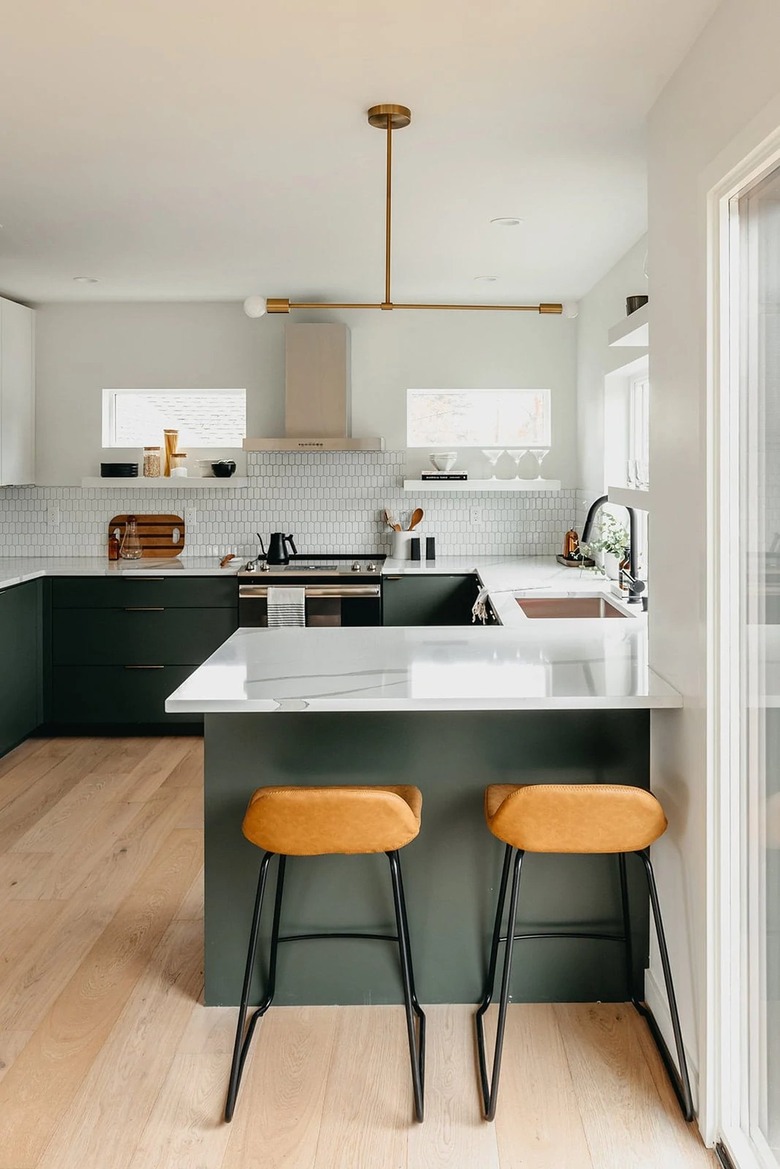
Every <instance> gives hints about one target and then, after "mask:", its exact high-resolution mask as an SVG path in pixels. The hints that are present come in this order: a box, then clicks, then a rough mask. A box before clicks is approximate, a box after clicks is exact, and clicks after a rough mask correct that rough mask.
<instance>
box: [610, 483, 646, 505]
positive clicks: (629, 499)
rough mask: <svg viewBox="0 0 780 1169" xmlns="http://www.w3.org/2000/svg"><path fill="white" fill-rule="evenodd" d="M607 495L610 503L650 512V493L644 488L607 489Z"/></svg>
mask: <svg viewBox="0 0 780 1169" xmlns="http://www.w3.org/2000/svg"><path fill="white" fill-rule="evenodd" d="M607 495H608V496H609V502H610V503H619V504H621V505H622V506H623V507H635V508H636V509H637V510H638V511H650V492H649V490H648V489H647V488H646V487H608V488H607Z"/></svg>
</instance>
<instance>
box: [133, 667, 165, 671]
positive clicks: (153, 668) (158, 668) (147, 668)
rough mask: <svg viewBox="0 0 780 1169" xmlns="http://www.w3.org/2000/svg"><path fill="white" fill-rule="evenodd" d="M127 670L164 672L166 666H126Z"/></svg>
mask: <svg viewBox="0 0 780 1169" xmlns="http://www.w3.org/2000/svg"><path fill="white" fill-rule="evenodd" d="M125 669H126V670H164V669H165V666H125Z"/></svg>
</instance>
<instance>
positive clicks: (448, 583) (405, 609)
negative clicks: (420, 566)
mask: <svg viewBox="0 0 780 1169" xmlns="http://www.w3.org/2000/svg"><path fill="white" fill-rule="evenodd" d="M477 592H478V585H477V578H476V576H475V575H474V574H473V573H470V574H468V575H463V574H457V575H453V574H444V573H442V574H438V573H437V574H433V573H431V574H430V575H425V576H423V575H422V574H421V575H419V576H417V575H413V574H410V575H409V576H386V577H384V579H383V581H382V624H383V625H470V624H471V606H472V605H473V604H474V601H475V599H476V596H477Z"/></svg>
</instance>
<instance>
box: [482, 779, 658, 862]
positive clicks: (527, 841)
mask: <svg viewBox="0 0 780 1169" xmlns="http://www.w3.org/2000/svg"><path fill="white" fill-rule="evenodd" d="M485 819H486V821H487V825H488V828H489V829H490V831H491V832H492V833H493V835H494V836H497V837H498V839H499V840H503V841H504V843H505V844H510V845H511V846H512V848H521V849H523V851H524V852H550V853H556V852H573V853H622V852H640V851H641V850H642V849H644V848H649V847H650V845H651V844H652V843H653V842H654V841H656V840H657V839H658V837H659V836H662V835H663V833H664V832H665V831H666V828H667V820H666V816H665V815H664V810H663V808H662V807H661V805H660V804H659V802H658V800H657V799H656V798H655V796H653V795H651V794H650V792H648V791H643V790H642V788H638V787H628V786H623V785H618V784H588V783H586V784H511V783H494V784H491V785H490V787H488V788H486V790H485Z"/></svg>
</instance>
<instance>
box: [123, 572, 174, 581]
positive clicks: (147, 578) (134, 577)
mask: <svg viewBox="0 0 780 1169" xmlns="http://www.w3.org/2000/svg"><path fill="white" fill-rule="evenodd" d="M122 579H123V580H130V579H132V580H165V577H164V576H136V574H135V573H133V575H132V578H131V577H129V576H124V577H122Z"/></svg>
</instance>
